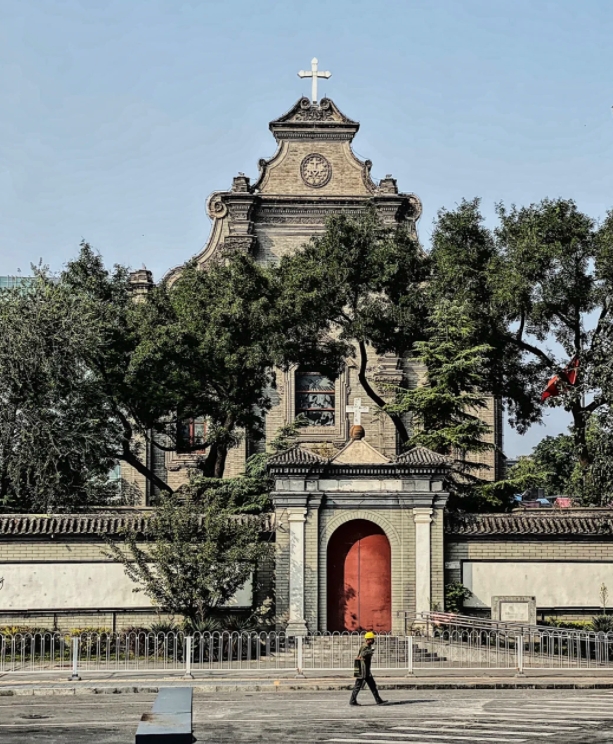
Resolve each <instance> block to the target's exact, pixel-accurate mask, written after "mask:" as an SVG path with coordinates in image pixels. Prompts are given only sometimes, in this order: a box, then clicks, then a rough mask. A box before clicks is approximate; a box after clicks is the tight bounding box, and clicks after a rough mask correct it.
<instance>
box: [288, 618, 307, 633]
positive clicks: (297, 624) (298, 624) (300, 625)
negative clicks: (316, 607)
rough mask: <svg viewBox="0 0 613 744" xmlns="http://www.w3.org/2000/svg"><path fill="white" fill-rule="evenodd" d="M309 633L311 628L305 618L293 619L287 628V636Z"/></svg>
mask: <svg viewBox="0 0 613 744" xmlns="http://www.w3.org/2000/svg"><path fill="white" fill-rule="evenodd" d="M308 634H309V629H308V628H307V626H306V623H305V622H304V620H291V621H290V622H289V623H288V624H287V627H286V628H285V635H286V636H306V635H308Z"/></svg>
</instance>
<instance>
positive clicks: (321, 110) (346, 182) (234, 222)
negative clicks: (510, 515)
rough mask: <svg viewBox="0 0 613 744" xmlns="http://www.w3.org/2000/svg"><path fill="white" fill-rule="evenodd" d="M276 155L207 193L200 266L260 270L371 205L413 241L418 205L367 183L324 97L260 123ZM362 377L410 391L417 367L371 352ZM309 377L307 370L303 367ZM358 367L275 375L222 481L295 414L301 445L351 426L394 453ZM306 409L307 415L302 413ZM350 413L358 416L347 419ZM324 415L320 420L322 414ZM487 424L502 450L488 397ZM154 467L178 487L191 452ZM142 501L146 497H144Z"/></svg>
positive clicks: (335, 444)
mask: <svg viewBox="0 0 613 744" xmlns="http://www.w3.org/2000/svg"><path fill="white" fill-rule="evenodd" d="M269 127H270V131H271V132H272V134H273V136H274V138H275V140H276V142H277V150H276V152H275V154H274V155H273V156H272V157H271V158H270V159H268V160H267V159H261V160H260V161H259V175H258V177H257V179H256V180H255V181H254V183H252V182H251V179H250V178H249V177H248V176H246V175H244V174H243V173H239V174H238V175H237V176H235V177H234V179H233V181H232V187H231V188H230V189H229V190H227V191H215V192H213V193H212V194H211V196H210V197H209V198H208V200H207V207H206V208H207V213H208V215H209V217H210V219H211V220H212V228H211V233H210V236H209V239H208V241H207V243H206V244H205V246H204V247H203V249H202V250H201V251H200V253H198V255H197V256H196V257H195V260H196V262H197V263H198V264H199V265H200V266H202V267H203V268H204V267H206V265H207V263H208V262H209V261H211V260H212V259H213V258H214V257H219V256H220V255H224V254H227V253H228V252H236V251H240V252H245V253H249V254H251V255H253V256H254V257H255V259H256V260H257V261H259V262H261V263H263V264H269V263H271V262H275V261H277V260H278V259H279V258H280V257H281V256H283V255H285V254H287V253H291V252H294V251H297V250H299V249H300V247H301V246H302V245H304V244H305V243H306V242H308V241H309V239H310V238H311V237H312V236H314V235H318V234H321V233H323V231H324V230H325V225H326V220H327V218H328V217H329V216H330V215H332V214H335V213H338V212H344V213H348V214H353V215H358V214H360V213H362V212H364V211H365V210H366V208H368V207H369V206H374V208H375V209H376V211H377V213H378V214H379V216H380V217H381V219H382V221H383V222H384V223H385V224H389V225H393V224H396V223H404V224H405V225H406V226H407V227H408V228H409V230H410V231H411V232H412V233H413V234H414V235H415V237H417V221H418V220H419V217H420V216H421V213H422V205H421V202H420V200H419V198H418V197H417V196H416V195H415V194H413V193H404V192H400V191H399V189H398V185H397V182H396V179H395V178H393V177H392V176H391V175H386V176H385V178H382V179H381V180H379V181H378V182H377V181H375V180H374V179H373V178H372V176H371V168H372V163H371V162H370V161H369V160H364V161H362V160H360V159H359V158H358V157H357V156H356V155H355V153H354V152H353V150H352V147H351V145H352V141H353V139H354V137H355V135H356V134H357V132H358V130H359V127H360V125H359V123H358V122H356V121H353V120H352V119H349V118H348V117H347V116H345V114H343V113H342V112H341V111H340V109H339V108H338V107H337V106H336V104H335V103H334V102H333V101H332V100H330V99H327V98H323V99H321V100H320V101H319V103H313V102H311V101H310V100H309V99H308V98H306V97H305V98H301V99H300V100H299V101H297V103H296V104H295V105H294V106H293V107H292V108H291V109H290V110H289V111H288V112H287V113H286V114H284V115H283V116H281V117H280V118H278V119H276V120H274V121H272V122H271V123H270V125H269ZM180 272H181V267H180V266H179V267H176V268H174V269H172V270H171V271H170V272H169V273H168V274H167V275H166V279H167V281H169V282H171V283H172V281H174V280H175V279H176V278H177V277H178V276H179V275H180ZM370 352H371V353H370V360H369V367H368V369H367V374H368V376H369V379H371V380H372V382H373V383H374V385H375V387H377V386H379V391H380V392H381V390H382V384H383V387H384V386H385V384H398V383H400V382H404V383H406V384H409V385H417V384H419V381H420V379H421V378H422V377H423V369H421V368H420V365H418V364H416V363H415V362H414V361H411V360H408V359H400V358H397V357H395V356H393V355H384V356H377V355H376V354H375V353H374V351H373V350H372V349H371V350H370ZM307 372H309V373H316V372H317V371H316V370H308V371H307ZM357 373H358V369H357V363H356V362H355V360H353V359H348V360H347V363H346V366H345V369H344V370H343V372H342V373H341V374H340V375H339V377H338V378H337V379H336V380H334V381H327V380H325V378H321V376H320V377H317V375H313V374H312V376H311V377H305V376H304V375H303V376H300V371H299V370H295V369H294V370H290V371H288V372H282V371H278V373H277V376H276V377H277V379H276V389H275V390H274V391H272V398H273V407H272V409H271V410H270V411H269V413H268V414H267V416H266V425H265V434H266V437H265V440H264V441H263V442H258V443H251V442H249V441H243V442H241V444H240V445H239V446H238V447H236V448H235V449H233V450H231V452H230V453H229V456H228V460H227V464H226V475H227V476H234V475H239V474H240V473H241V472H243V468H244V464H245V460H246V458H247V457H248V456H249V454H251V453H252V452H255V451H261V449H262V448H263V447H265V446H266V445H265V442H266V440H268V441H270V439H272V438H273V437H274V436H275V434H276V433H277V431H278V430H279V429H280V427H282V426H283V425H286V424H289V423H290V422H291V421H292V420H293V419H294V417H295V416H296V415H297V413H299V412H302V413H306V415H307V417H308V418H309V422H310V424H309V425H308V426H306V427H304V428H302V429H301V430H300V435H299V438H300V442H301V444H303V445H304V446H306V447H310V448H311V449H313V450H314V451H316V452H320V453H321V454H324V455H326V456H331V455H333V454H334V453H335V452H337V451H338V450H340V449H342V447H344V446H345V445H346V443H347V442H348V440H349V432H350V428H351V425H352V424H355V423H358V424H361V425H362V426H363V427H364V429H365V431H366V436H367V438H368V441H369V442H371V443H372V444H373V445H374V446H375V447H376V448H377V449H378V450H379V451H380V452H382V453H383V454H384V455H385V456H388V457H394V456H395V455H396V454H397V453H398V451H399V442H398V441H397V437H396V431H395V428H394V425H393V423H392V422H391V420H389V418H388V417H387V416H385V415H383V414H381V413H380V412H378V411H377V409H376V406H375V404H374V403H373V402H372V401H371V400H370V399H369V397H368V395H367V394H366V392H365V390H364V389H363V388H362V386H361V385H360V383H359V381H358V374H357ZM309 403H312V404H314V408H313V407H312V406H309ZM356 410H357V414H356ZM322 411H324V413H322ZM482 415H483V416H485V419H486V420H487V422H488V423H489V424H490V427H491V438H492V441H494V442H495V443H496V444H497V445H498V446H499V448H500V449H501V444H502V440H501V432H502V416H501V410H500V406H499V405H498V403H497V402H496V401H494V400H493V399H492V400H491V401H490V403H489V405H488V407H487V409H486V410H485V411H484V412H483V414H482ZM149 456H150V458H152V460H153V462H152V464H153V466H154V467H155V469H156V470H157V472H158V473H159V474H160V476H162V477H163V478H164V479H165V480H167V482H169V484H170V485H171V486H172V487H178V486H179V485H180V484H181V483H182V482H184V481H185V480H186V478H187V477H188V474H189V468H191V467H193V466H194V464H195V458H194V456H193V455H191V456H190V455H181V454H175V453H160V452H156V451H155V449H154V450H153V451H151V452H150V455H149ZM481 457H482V461H483V463H484V465H487V466H489V467H488V469H487V470H486V471H484V472H485V476H486V477H489V478H492V479H494V478H495V477H497V476H498V475H499V472H498V471H499V460H500V458H499V457H497V456H495V455H494V454H493V453H486V454H484V455H481ZM122 476H123V477H125V478H126V479H127V480H128V481H130V482H131V483H132V484H133V485H137V486H140V488H141V490H142V492H143V500H145V501H150V500H151V497H152V496H153V494H151V493H147V491H148V486H147V485H146V484H145V482H144V479H142V478H141V476H139V475H138V474H136V473H132V472H131V469H130V468H129V467H125V468H123V471H122ZM146 493H147V495H146V496H145V494H146Z"/></svg>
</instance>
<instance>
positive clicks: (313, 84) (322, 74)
mask: <svg viewBox="0 0 613 744" xmlns="http://www.w3.org/2000/svg"><path fill="white" fill-rule="evenodd" d="M331 75H332V73H331V72H319V71H318V70H317V57H313V59H312V60H311V70H310V72H309V71H308V70H300V72H299V73H298V77H301V78H305V77H310V78H312V80H311V100H312V101H313V103H317V78H326V80H327V79H328V78H329V77H330V76H331Z"/></svg>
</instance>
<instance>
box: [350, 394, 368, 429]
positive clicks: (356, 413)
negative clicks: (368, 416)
mask: <svg viewBox="0 0 613 744" xmlns="http://www.w3.org/2000/svg"><path fill="white" fill-rule="evenodd" d="M369 410H370V408H369V407H368V406H363V405H362V398H354V399H353V405H352V406H347V408H346V411H347V413H353V423H354V425H358V424H361V423H362V414H363V413H368V411H369Z"/></svg>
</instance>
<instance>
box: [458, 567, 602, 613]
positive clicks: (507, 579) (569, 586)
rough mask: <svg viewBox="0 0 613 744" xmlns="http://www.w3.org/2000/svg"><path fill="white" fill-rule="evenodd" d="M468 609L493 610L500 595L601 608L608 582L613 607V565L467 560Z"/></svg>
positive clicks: (553, 604)
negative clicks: (490, 608)
mask: <svg viewBox="0 0 613 744" xmlns="http://www.w3.org/2000/svg"><path fill="white" fill-rule="evenodd" d="M462 582H463V584H464V585H465V586H466V587H468V589H470V590H471V592H472V593H473V597H471V598H470V599H469V600H467V601H466V603H465V604H466V606H467V607H491V606H492V597H493V596H497V595H503V596H504V595H521V596H533V597H536V606H537V607H598V606H599V605H600V587H601V586H602V584H603V583H604V584H605V585H606V586H607V588H608V590H609V597H611V598H612V599H611V602H612V604H613V563H605V562H602V563H595V562H590V563H587V562H586V563H576V562H567V563H566V562H561V561H560V562H558V561H556V562H553V561H552V562H538V561H466V562H465V563H464V564H463V566H462Z"/></svg>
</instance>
